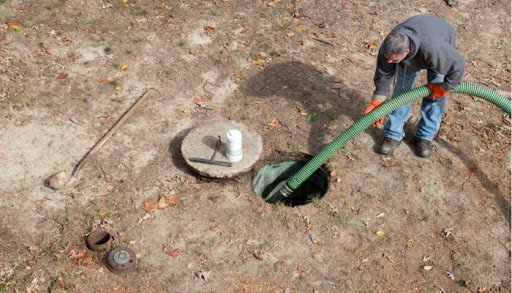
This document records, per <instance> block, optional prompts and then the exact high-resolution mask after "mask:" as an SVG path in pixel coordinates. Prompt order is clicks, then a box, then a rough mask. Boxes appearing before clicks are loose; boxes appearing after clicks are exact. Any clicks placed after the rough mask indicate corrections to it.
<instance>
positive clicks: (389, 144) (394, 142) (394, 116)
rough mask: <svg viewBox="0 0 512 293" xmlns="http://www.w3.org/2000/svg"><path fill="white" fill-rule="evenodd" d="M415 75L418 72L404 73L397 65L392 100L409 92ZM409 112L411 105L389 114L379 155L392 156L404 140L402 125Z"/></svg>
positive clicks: (402, 68) (403, 69)
mask: <svg viewBox="0 0 512 293" xmlns="http://www.w3.org/2000/svg"><path fill="white" fill-rule="evenodd" d="M417 75H418V72H410V73H408V72H406V71H405V68H404V67H402V66H400V65H397V68H396V82H395V88H394V89H393V97H392V98H394V97H396V96H399V95H401V94H403V93H405V92H407V91H409V90H410V89H411V88H412V86H413V85H414V81H415V80H416V76H417ZM410 110H411V104H406V105H403V106H402V107H400V108H398V109H396V110H394V111H393V112H391V113H390V114H389V116H388V120H387V122H386V124H385V125H384V141H383V142H382V144H381V146H380V148H379V152H380V153H381V154H385V155H390V154H392V153H393V151H394V150H395V148H396V146H398V145H399V144H400V142H401V141H402V139H403V138H404V136H405V132H404V124H405V123H406V122H407V119H408V118H409V112H410Z"/></svg>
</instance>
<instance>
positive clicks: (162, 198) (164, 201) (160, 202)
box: [157, 196, 167, 210]
mask: <svg viewBox="0 0 512 293" xmlns="http://www.w3.org/2000/svg"><path fill="white" fill-rule="evenodd" d="M157 205H158V209H159V210H163V209H165V208H166V207H167V199H166V198H165V196H160V198H159V199H158V203H157Z"/></svg>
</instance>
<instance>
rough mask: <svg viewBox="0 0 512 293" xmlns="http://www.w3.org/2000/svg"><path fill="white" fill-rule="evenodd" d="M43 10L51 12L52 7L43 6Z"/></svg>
mask: <svg viewBox="0 0 512 293" xmlns="http://www.w3.org/2000/svg"><path fill="white" fill-rule="evenodd" d="M43 8H44V9H46V10H51V9H52V7H51V6H50V5H45V6H43Z"/></svg>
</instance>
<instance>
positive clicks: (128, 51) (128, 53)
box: [124, 50, 133, 55]
mask: <svg viewBox="0 0 512 293" xmlns="http://www.w3.org/2000/svg"><path fill="white" fill-rule="evenodd" d="M132 53H133V51H132V50H126V51H124V54H126V55H130V54H132Z"/></svg>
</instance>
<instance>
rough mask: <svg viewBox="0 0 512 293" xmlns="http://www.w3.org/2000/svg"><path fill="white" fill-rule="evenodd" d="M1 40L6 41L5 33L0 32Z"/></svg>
mask: <svg viewBox="0 0 512 293" xmlns="http://www.w3.org/2000/svg"><path fill="white" fill-rule="evenodd" d="M1 41H5V35H4V34H0V42H1Z"/></svg>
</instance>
